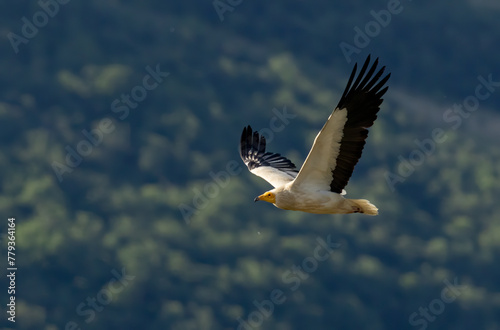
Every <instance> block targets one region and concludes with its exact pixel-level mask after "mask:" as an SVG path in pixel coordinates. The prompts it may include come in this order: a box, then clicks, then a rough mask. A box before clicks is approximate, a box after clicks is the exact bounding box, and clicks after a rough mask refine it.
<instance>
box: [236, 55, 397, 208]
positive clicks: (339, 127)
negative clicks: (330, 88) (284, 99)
mask: <svg viewBox="0 0 500 330" xmlns="http://www.w3.org/2000/svg"><path fill="white" fill-rule="evenodd" d="M377 66H378V58H377V59H376V60H375V62H374V63H373V64H372V65H371V66H370V56H368V58H367V59H366V61H365V63H364V64H363V67H362V68H361V70H360V72H359V74H357V75H356V71H357V64H355V65H354V68H353V70H352V73H351V76H350V77H349V81H348V82H347V86H346V88H345V90H344V93H343V94H342V97H341V98H340V101H339V103H338V105H337V107H336V108H335V110H333V112H332V114H331V115H330V117H328V120H327V121H326V123H325V125H324V126H323V128H322V129H321V131H320V132H319V133H318V135H317V136H316V138H315V139H314V143H313V145H312V148H311V150H310V151H309V155H308V156H307V158H306V160H305V162H304V164H303V165H302V168H301V169H300V170H297V169H296V167H295V165H294V164H293V163H292V162H291V161H290V160H289V159H287V158H285V157H283V156H281V155H280V154H278V153H272V152H266V139H265V138H264V136H263V135H261V134H259V133H258V132H257V131H255V132H254V131H253V130H252V128H251V127H250V126H248V127H245V128H244V129H243V133H242V134H241V140H240V145H239V152H240V156H241V159H242V160H243V162H244V163H245V165H246V166H247V167H248V169H249V170H250V172H251V173H253V174H255V175H257V176H260V177H261V178H263V179H264V180H266V181H267V182H269V183H270V184H271V185H273V186H274V189H272V190H269V191H267V192H265V193H263V194H262V195H260V196H258V197H256V198H255V200H254V201H266V202H269V203H272V204H274V205H275V206H276V207H278V208H280V209H285V210H295V211H303V212H309V213H320V214H347V213H364V214H368V215H377V214H378V209H377V207H376V206H375V205H373V204H372V203H370V202H369V201H368V200H366V199H347V198H344V195H345V190H344V187H345V186H346V185H347V182H348V181H349V178H350V177H351V174H352V172H353V170H354V166H355V165H356V163H357V162H358V160H359V158H360V157H361V153H362V151H363V147H364V145H365V140H366V138H367V137H368V130H367V128H368V127H370V126H372V125H373V122H374V121H375V119H377V113H378V111H379V110H380V104H381V103H382V101H383V99H382V96H383V95H384V94H385V92H387V89H388V87H387V86H386V87H384V85H385V83H386V82H387V80H388V79H389V77H390V74H387V75H385V76H384V77H383V74H384V70H385V66H384V67H382V68H380V69H379V70H377Z"/></svg>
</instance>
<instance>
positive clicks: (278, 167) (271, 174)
mask: <svg viewBox="0 0 500 330" xmlns="http://www.w3.org/2000/svg"><path fill="white" fill-rule="evenodd" d="M239 150H240V156H241V159H242V160H243V162H244V163H245V165H246V166H247V167H248V169H249V170H250V172H251V173H253V174H255V175H257V176H260V177H261V178H263V179H264V180H266V181H267V182H269V183H270V184H272V185H273V186H274V187H279V186H282V185H284V184H286V183H288V182H290V181H292V180H293V179H295V177H296V176H297V173H298V171H297V169H296V168H295V165H294V164H293V163H292V162H291V161H290V160H289V159H287V158H285V157H283V156H281V155H280V154H275V153H271V152H266V138H265V137H264V136H263V135H261V134H259V133H258V132H252V128H251V127H250V126H248V127H245V128H243V133H242V134H241V140H240V147H239Z"/></svg>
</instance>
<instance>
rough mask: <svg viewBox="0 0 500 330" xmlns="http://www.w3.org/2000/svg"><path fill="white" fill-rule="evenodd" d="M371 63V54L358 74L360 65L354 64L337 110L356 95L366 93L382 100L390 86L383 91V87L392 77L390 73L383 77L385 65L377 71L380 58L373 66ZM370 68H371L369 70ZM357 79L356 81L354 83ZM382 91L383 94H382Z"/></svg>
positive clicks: (376, 59)
mask: <svg viewBox="0 0 500 330" xmlns="http://www.w3.org/2000/svg"><path fill="white" fill-rule="evenodd" d="M370 62H371V54H368V56H367V57H366V60H365V62H364V63H363V66H362V67H361V70H360V71H359V73H358V72H357V68H358V63H355V64H354V67H353V69H352V71H351V75H350V77H349V80H348V82H347V85H346V88H345V89H344V92H343V93H342V97H341V98H340V101H339V103H338V105H337V108H343V107H344V106H345V104H346V103H348V102H349V99H350V98H351V97H352V96H354V95H355V94H359V93H366V94H370V95H372V96H375V97H376V98H378V99H380V98H381V97H382V95H384V94H385V92H387V89H388V86H386V88H384V89H382V87H384V85H385V84H386V83H387V81H388V80H389V78H390V77H391V73H388V74H387V75H385V76H384V77H382V76H383V74H384V72H385V70H386V66H385V65H384V66H382V67H381V68H380V69H379V70H378V71H377V67H378V64H379V58H378V57H377V58H375V61H373V63H372V64H371V66H370ZM368 67H370V68H369V69H368ZM367 70H368V71H367ZM375 72H376V73H375ZM355 77H356V80H355V81H354V83H353V80H354V78H355ZM382 91H383V93H381V92H382Z"/></svg>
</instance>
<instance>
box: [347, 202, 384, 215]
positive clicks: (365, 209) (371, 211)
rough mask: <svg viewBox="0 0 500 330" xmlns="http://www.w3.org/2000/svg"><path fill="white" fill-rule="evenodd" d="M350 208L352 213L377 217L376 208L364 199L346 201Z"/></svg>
mask: <svg viewBox="0 0 500 330" xmlns="http://www.w3.org/2000/svg"><path fill="white" fill-rule="evenodd" d="M347 201H349V204H351V206H352V209H353V211H352V213H363V214H367V215H377V214H378V208H377V207H376V206H375V205H373V204H372V203H370V201H368V200H366V199H347Z"/></svg>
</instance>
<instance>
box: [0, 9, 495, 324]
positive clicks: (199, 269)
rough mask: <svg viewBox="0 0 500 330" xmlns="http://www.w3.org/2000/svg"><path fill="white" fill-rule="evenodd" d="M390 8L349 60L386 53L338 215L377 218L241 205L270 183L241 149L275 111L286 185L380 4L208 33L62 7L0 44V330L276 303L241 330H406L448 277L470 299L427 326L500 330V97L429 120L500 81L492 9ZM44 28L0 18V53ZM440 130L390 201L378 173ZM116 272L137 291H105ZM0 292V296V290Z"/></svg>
mask: <svg viewBox="0 0 500 330" xmlns="http://www.w3.org/2000/svg"><path fill="white" fill-rule="evenodd" d="M226 3H228V2H226ZM234 3H235V2H234ZM401 4H402V5H403V6H404V8H405V9H404V11H403V12H402V13H401V14H399V15H398V16H393V17H392V20H391V23H390V24H389V25H388V26H387V27H385V28H384V29H382V30H381V32H380V34H379V35H377V36H376V37H373V38H372V39H371V41H370V44H369V45H368V46H367V47H366V48H364V49H362V50H361V53H360V54H359V55H355V56H354V59H355V60H356V61H358V62H361V61H363V60H364V58H365V56H366V55H367V54H369V53H372V54H373V55H374V56H380V61H381V63H382V64H383V65H387V67H388V70H389V71H390V72H392V78H391V80H390V81H389V86H390V89H389V92H388V93H387V96H386V101H385V102H384V103H383V105H382V110H381V112H380V115H379V119H378V120H377V122H376V123H375V125H374V127H373V128H372V129H371V131H370V136H369V139H368V143H367V145H366V147H365V151H364V154H363V157H362V158H361V161H360V163H359V164H358V165H357V167H356V169H355V172H354V175H353V177H352V179H351V181H350V183H349V185H348V186H347V192H348V196H349V197H351V198H368V199H370V200H371V201H372V202H373V203H374V204H376V205H377V206H378V207H379V209H380V215H379V216H378V217H374V218H372V217H366V216H358V215H348V216H345V215H342V216H341V215H310V214H304V213H298V212H288V211H282V210H278V209H276V208H274V207H272V206H271V205H268V204H266V205H264V203H257V204H254V203H253V202H252V200H253V198H254V197H255V196H256V195H258V194H260V193H262V192H263V191H265V190H266V189H267V188H268V187H269V186H268V185H267V183H266V182H263V181H262V180H261V179H260V178H257V177H254V176H252V175H251V174H250V173H248V172H247V171H246V169H245V168H244V167H243V164H241V162H240V160H239V156H238V154H237V144H238V140H239V136H240V133H241V129H242V128H243V127H244V126H245V125H248V124H251V125H252V126H253V127H254V128H255V129H264V128H270V126H269V123H270V120H271V118H272V117H273V116H275V115H276V113H275V112H273V109H276V110H277V111H279V112H282V111H283V109H287V111H288V112H289V113H291V114H294V115H296V117H295V118H293V119H290V120H289V123H287V124H286V125H285V127H284V128H283V130H282V131H275V132H273V135H272V139H270V140H272V141H269V143H268V149H269V150H270V151H273V152H280V153H281V154H283V155H285V156H287V157H289V158H290V159H292V161H294V162H295V163H296V165H298V166H300V165H301V162H302V160H303V159H305V157H306V155H307V152H308V150H309V148H310V146H311V144H312V141H313V139H314V137H315V135H316V134H317V132H318V131H319V129H320V128H321V126H322V125H323V123H324V121H325V120H326V118H327V117H328V115H329V113H330V112H331V110H332V109H333V107H334V106H335V105H336V102H337V101H338V99H339V97H340V94H341V92H342V91H343V87H344V85H345V83H346V81H347V78H348V75H349V73H350V70H351V68H352V66H353V63H350V64H348V63H346V59H345V58H344V57H343V55H342V52H341V50H340V48H339V44H340V42H343V41H344V42H349V43H352V42H353V38H354V35H355V32H354V30H353V28H354V27H355V26H359V27H361V28H363V27H364V26H365V24H366V23H367V22H369V21H370V20H373V17H372V16H370V10H376V11H378V10H381V9H384V8H386V7H387V2H386V1H377V2H369V1H361V2H356V3H340V2H321V1H312V2H305V1H299V0H292V1H287V2H284V1H278V2H272V3H269V2H264V1H242V2H240V4H239V5H237V6H235V7H234V8H233V11H227V12H226V13H225V16H224V21H222V22H221V21H220V20H219V16H218V15H217V12H216V10H215V9H214V6H213V4H212V2H210V1H205V2H197V3H195V2H192V3H191V2H190V1H187V2H179V1H177V2H161V1H154V0H150V1H136V0H128V1H108V2H99V1H70V2H68V3H67V4H65V5H60V6H59V11H58V13H57V14H56V15H54V17H51V18H50V19H49V21H48V23H47V24H46V25H45V26H43V27H40V28H39V31H38V33H37V34H36V36H34V37H33V38H30V39H29V40H28V42H27V43H22V44H19V52H18V53H17V54H16V53H15V52H14V50H13V48H12V45H11V42H10V41H9V39H8V38H7V37H5V38H4V42H3V43H1V44H0V57H1V59H2V63H3V65H2V66H0V72H1V74H0V85H1V87H2V88H1V89H0V128H1V129H0V135H1V141H2V149H1V152H0V169H1V173H2V182H1V189H2V194H1V195H0V211H1V212H0V214H2V216H3V220H2V221H5V225H2V226H1V228H2V234H5V231H6V228H7V227H6V222H7V218H8V217H12V216H13V217H15V218H16V224H17V228H16V243H17V245H16V248H17V250H16V257H17V267H18V271H17V279H16V281H17V290H16V302H17V318H16V324H15V326H13V324H11V323H9V322H7V321H5V322H3V321H4V319H5V314H4V315H3V317H2V322H3V323H2V325H3V326H4V327H11V328H16V329H46V330H56V329H65V328H66V327H67V328H71V327H72V325H73V323H69V322H74V324H75V325H77V326H78V327H79V328H81V329H179V330H180V329H236V328H237V327H238V326H239V325H240V321H238V320H239V319H240V320H243V321H246V322H252V319H251V318H250V319H249V317H250V315H252V313H253V312H255V311H259V309H258V308H257V307H256V305H255V301H256V302H258V303H259V302H262V301H264V300H268V299H271V298H270V297H271V295H272V292H273V290H276V289H277V290H281V291H282V292H283V294H284V296H285V297H286V299H285V301H284V302H283V303H282V304H275V305H274V306H273V312H272V313H270V315H269V316H268V317H267V316H266V315H264V313H262V312H260V313H261V318H262V322H258V321H259V319H258V317H257V318H256V319H254V323H253V324H254V325H256V324H257V323H259V325H260V326H261V328H262V329H275V330H280V329H283V330H284V329H419V328H420V326H417V325H415V324H412V323H411V321H410V319H411V315H412V313H415V312H416V313H419V308H420V307H426V308H429V304H430V303H431V302H432V301H434V300H435V299H440V297H441V292H442V290H443V289H444V288H446V285H445V284H444V282H443V281H445V280H448V281H449V282H452V283H453V281H454V279H455V278H457V279H458V283H459V284H460V285H466V288H464V289H463V290H462V291H461V292H460V293H461V294H460V295H458V296H457V299H456V300H455V301H453V302H451V303H448V304H446V305H445V308H444V310H443V311H442V312H441V313H439V314H438V315H437V316H436V318H435V320H434V319H433V321H432V322H431V321H430V320H427V321H429V322H427V321H426V322H427V323H428V324H427V325H428V327H429V329H432V328H434V329H498V327H499V325H498V324H500V319H499V315H500V314H499V312H498V311H499V309H500V285H499V282H498V278H499V275H500V266H497V265H496V263H497V260H498V258H499V257H500V239H499V238H500V218H499V216H498V214H499V213H500V206H499V205H498V204H497V201H498V197H499V196H500V167H499V166H498V165H497V164H498V163H500V151H499V149H498V144H497V143H496V142H497V141H498V130H497V129H496V128H495V124H498V122H499V119H498V118H499V117H498V111H492V110H490V109H495V108H498V106H499V105H500V98H499V96H498V95H500V94H499V93H498V91H497V92H496V93H493V94H492V96H491V97H490V98H488V99H487V100H485V101H481V104H480V108H479V110H477V111H476V112H474V113H471V116H470V117H469V118H466V119H464V120H463V124H462V125H461V126H460V127H458V128H456V129H453V128H452V127H451V125H450V123H447V122H446V121H444V119H443V113H444V112H445V110H446V109H447V108H449V107H451V106H452V105H453V104H454V103H460V102H462V101H463V99H464V98H465V97H466V96H468V95H471V94H473V93H474V88H475V87H476V85H477V79H476V78H477V76H479V75H483V76H487V75H488V74H493V78H494V79H495V81H497V80H500V72H499V71H498V51H499V48H498V40H499V38H500V23H499V21H498V19H497V18H498V17H497V16H498V6H496V5H495V4H494V3H493V2H491V4H490V5H491V7H488V6H489V5H488V3H487V2H471V1H454V2H452V1H443V2H440V3H439V4H438V3H432V2H425V1H424V2H406V1H402V2H401ZM40 10H41V7H40V5H39V4H38V3H37V2H35V1H30V2H15V3H13V2H8V3H7V2H5V3H2V4H0V12H1V13H2V14H1V15H2V18H3V19H2V22H1V23H0V29H1V30H2V31H3V35H5V36H7V35H8V33H10V32H14V33H16V34H18V35H21V34H22V31H21V29H22V25H23V21H22V20H21V18H22V17H27V18H28V19H29V20H31V19H32V17H33V15H34V14H35V13H36V12H38V11H40ZM157 64H158V65H159V66H160V68H161V70H162V71H165V72H170V75H169V76H168V77H167V78H165V79H164V80H163V81H162V82H161V83H159V84H158V86H157V87H156V88H154V89H151V90H147V95H146V96H145V97H144V100H142V101H140V102H137V105H136V106H135V107H133V106H128V112H127V115H126V116H125V112H114V111H113V106H112V104H113V102H114V101H115V100H121V99H122V95H123V94H130V93H133V92H134V88H135V87H137V86H143V79H144V77H145V76H146V75H147V74H148V71H147V70H146V67H147V66H150V67H152V68H154V67H155V66H156V65H157ZM136 91H137V89H136ZM121 104H122V105H123V104H125V103H123V102H122V103H121ZM106 118H108V119H110V120H112V124H113V127H114V130H113V131H112V132H111V133H109V134H104V133H103V134H102V136H101V140H100V141H99V143H98V144H97V145H91V151H90V152H89V153H88V155H87V156H84V157H82V160H81V163H80V164H79V165H78V166H76V167H74V168H73V167H71V166H69V171H67V172H65V173H64V174H63V175H62V177H63V180H62V182H59V180H58V178H57V176H56V174H55V172H54V170H53V164H54V162H58V163H60V164H65V165H66V166H68V165H67V160H66V157H68V148H70V149H72V150H77V149H78V145H79V144H81V143H82V141H89V138H88V137H87V136H86V135H85V133H83V131H85V132H90V131H91V130H95V129H97V128H99V125H100V123H102V120H104V119H106ZM435 128H441V129H443V130H444V132H445V133H446V137H447V138H446V141H444V142H442V143H438V144H436V145H435V149H434V151H433V152H431V153H430V155H428V156H426V157H425V159H424V161H423V162H422V163H421V164H419V165H418V166H415V168H414V171H413V173H412V174H411V175H409V176H408V177H405V178H404V180H403V181H402V182H399V183H397V184H396V185H395V186H394V188H395V190H394V191H392V189H391V187H390V186H389V185H388V183H387V180H386V175H387V173H389V172H391V173H401V171H403V170H402V168H401V166H402V165H401V162H400V159H401V158H400V157H403V158H406V159H408V157H409V155H410V154H411V152H412V151H413V150H416V149H418V148H417V146H416V144H415V143H414V140H415V139H418V140H419V141H422V140H424V139H427V138H430V137H431V136H432V135H431V134H432V131H433V129H435ZM82 148H83V147H82ZM82 150H83V149H82ZM73 160H74V159H73ZM235 161H236V162H237V164H239V165H234V164H235V163H234V162H235ZM233 165H234V166H233ZM214 177H217V178H218V179H214ZM218 180H219V181H218ZM181 205H184V206H186V207H188V208H190V210H191V211H192V212H193V213H192V216H189V219H188V220H189V221H186V219H185V218H183V216H182V213H181V211H180V209H179V207H180V206H181ZM328 237H330V238H331V239H332V240H333V241H335V242H338V243H340V244H341V245H340V248H338V249H335V250H334V252H332V253H331V254H329V257H328V259H327V260H325V261H323V262H320V261H318V263H317V267H316V268H315V270H314V271H312V272H310V273H308V274H302V275H303V276H304V278H302V279H300V280H299V284H300V286H298V287H297V288H296V289H295V290H293V289H292V288H294V287H295V285H293V284H294V283H297V280H293V281H292V279H293V278H301V277H298V275H290V272H291V270H292V269H294V268H293V267H294V266H301V267H302V266H303V265H304V262H305V263H307V262H310V260H311V259H310V258H312V257H313V256H314V251H315V248H316V247H317V246H318V243H317V242H318V241H317V240H318V239H323V240H327V238H328ZM6 242H7V238H6V235H3V236H2V242H1V243H2V244H1V245H2V248H1V249H0V250H1V251H2V253H1V254H2V255H1V258H2V259H3V260H5V259H6V246H7V243H6ZM307 258H309V259H307ZM306 260H309V261H306ZM3 271H4V270H2V274H3ZM113 271H114V272H118V273H122V271H125V272H126V274H128V275H129V276H131V277H133V279H131V280H130V281H129V282H128V283H127V284H126V285H125V284H123V283H122V284H123V285H122V286H116V285H115V286H113V282H112V280H113V279H114V278H116V276H115V275H114V273H113ZM288 275H289V276H288ZM306 275H307V277H306ZM293 276H295V277H293ZM118 282H119V281H118ZM0 284H1V290H2V291H4V290H5V288H7V286H8V283H7V280H6V277H5V276H2V280H1V281H0ZM115 284H116V283H115ZM115 289H116V290H115ZM113 290H115V292H113ZM106 292H108V293H111V295H110V296H109V297H108V296H105V293H106ZM108 295H109V294H108ZM89 298H97V299H98V300H97V304H98V305H97V307H91V305H90V303H88V300H87V299H89ZM5 299H6V298H4V295H2V303H5V302H6V300H5ZM99 299H101V300H99ZM103 299H104V300H103ZM99 301H101V302H102V301H105V302H106V304H103V303H99ZM81 304H84V305H83V307H82V305H81ZM4 306H5V305H4ZM79 306H80V307H79ZM436 306H437V305H436ZM101 309H102V310H101ZM91 311H92V312H93V313H94V314H91ZM431 311H432V308H431ZM91 315H93V316H92V317H91ZM255 315H257V314H255V313H254V316H255ZM416 319H417V320H426V319H425V317H423V316H420V315H419V316H418V317H417V318H416ZM419 324H420V325H422V324H423V323H419ZM242 328H243V329H245V327H242Z"/></svg>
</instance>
